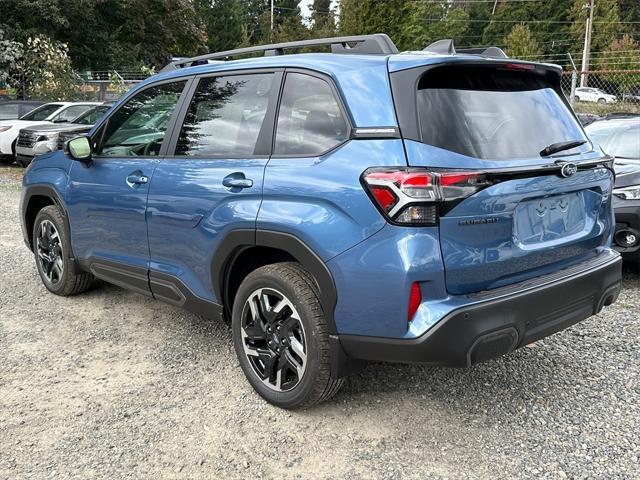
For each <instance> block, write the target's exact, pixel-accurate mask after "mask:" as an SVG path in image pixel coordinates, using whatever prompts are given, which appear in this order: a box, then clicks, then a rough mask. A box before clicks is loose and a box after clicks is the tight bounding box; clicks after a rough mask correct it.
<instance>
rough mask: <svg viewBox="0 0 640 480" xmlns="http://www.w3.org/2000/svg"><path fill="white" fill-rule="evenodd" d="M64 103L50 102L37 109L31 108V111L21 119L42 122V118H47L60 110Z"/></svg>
mask: <svg viewBox="0 0 640 480" xmlns="http://www.w3.org/2000/svg"><path fill="white" fill-rule="evenodd" d="M60 107H62V105H60V104H59V103H48V104H47V105H42V106H41V107H38V108H36V109H35V110H31V111H30V112H29V113H27V114H26V115H24V116H23V117H21V118H20V120H31V121H34V122H40V121H42V120H46V119H47V117H49V116H50V115H51V114H53V112H55V111H56V110H58V109H59V108H60Z"/></svg>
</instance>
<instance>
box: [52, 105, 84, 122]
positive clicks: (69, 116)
mask: <svg viewBox="0 0 640 480" xmlns="http://www.w3.org/2000/svg"><path fill="white" fill-rule="evenodd" d="M90 108H91V105H71V106H70V107H68V108H65V109H64V110H63V111H61V112H60V113H59V114H58V115H56V116H55V117H54V118H53V121H54V122H70V121H71V120H73V119H74V118H76V117H78V116H79V115H81V114H83V113H84V112H86V111H87V110H89V109H90Z"/></svg>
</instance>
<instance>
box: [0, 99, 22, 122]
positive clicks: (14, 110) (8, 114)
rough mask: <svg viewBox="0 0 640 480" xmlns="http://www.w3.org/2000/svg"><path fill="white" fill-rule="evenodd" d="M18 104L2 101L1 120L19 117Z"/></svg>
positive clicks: (0, 108) (0, 107) (0, 105)
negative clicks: (3, 103) (5, 103)
mask: <svg viewBox="0 0 640 480" xmlns="http://www.w3.org/2000/svg"><path fill="white" fill-rule="evenodd" d="M18 110H19V107H18V104H17V103H10V104H8V105H2V104H1V103H0V120H8V119H10V118H18V117H19V115H18Z"/></svg>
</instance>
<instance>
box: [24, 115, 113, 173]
mask: <svg viewBox="0 0 640 480" xmlns="http://www.w3.org/2000/svg"><path fill="white" fill-rule="evenodd" d="M111 105H112V104H111V103H105V104H102V105H96V106H95V107H92V108H90V109H89V110H87V111H86V112H84V113H83V114H82V115H80V116H79V117H77V118H74V119H73V120H71V122H70V123H53V124H41V125H37V126H35V127H30V128H23V129H21V130H20V134H19V135H18V140H17V142H16V162H17V163H18V164H19V165H22V166H23V167H26V166H27V165H29V163H31V160H32V159H33V157H34V156H35V155H40V154H43V153H47V152H52V151H54V150H57V149H59V148H62V146H63V145H64V142H65V141H67V140H69V139H71V138H73V137H75V136H78V135H80V134H82V133H86V132H88V131H89V130H91V127H92V126H93V124H94V123H96V121H98V120H99V119H100V118H101V117H102V116H103V115H104V114H105V113H106V112H107V111H108V110H109V109H110V108H111Z"/></svg>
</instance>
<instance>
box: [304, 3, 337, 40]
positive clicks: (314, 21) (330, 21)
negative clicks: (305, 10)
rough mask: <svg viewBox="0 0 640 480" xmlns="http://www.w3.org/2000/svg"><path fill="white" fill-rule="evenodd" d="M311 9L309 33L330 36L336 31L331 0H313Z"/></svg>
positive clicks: (315, 35)
mask: <svg viewBox="0 0 640 480" xmlns="http://www.w3.org/2000/svg"><path fill="white" fill-rule="evenodd" d="M309 9H310V10H311V19H310V20H311V35H312V36H314V37H316V38H321V37H331V36H333V35H335V33H336V15H335V12H334V11H333V10H332V9H331V0H313V3H312V4H311V5H310V6H309Z"/></svg>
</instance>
